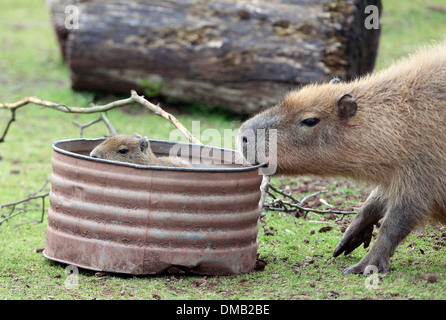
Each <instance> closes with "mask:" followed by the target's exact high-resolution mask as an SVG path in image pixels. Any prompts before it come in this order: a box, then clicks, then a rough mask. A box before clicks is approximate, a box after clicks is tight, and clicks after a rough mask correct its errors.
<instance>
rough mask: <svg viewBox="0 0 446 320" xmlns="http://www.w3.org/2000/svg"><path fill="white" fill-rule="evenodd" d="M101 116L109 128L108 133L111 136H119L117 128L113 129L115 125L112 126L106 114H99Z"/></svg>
mask: <svg viewBox="0 0 446 320" xmlns="http://www.w3.org/2000/svg"><path fill="white" fill-rule="evenodd" d="M99 115H100V116H101V119H102V121H103V122H104V123H105V125H106V126H107V128H108V131H109V132H110V135H111V136H115V135H117V134H118V132H117V131H116V130H115V128H113V125H112V124H111V122H110V120H108V118H107V117H106V116H105V113H104V112H101V113H100V114H99Z"/></svg>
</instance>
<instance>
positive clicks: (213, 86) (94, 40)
mask: <svg viewBox="0 0 446 320" xmlns="http://www.w3.org/2000/svg"><path fill="white" fill-rule="evenodd" d="M48 4H49V7H50V10H51V16H52V21H53V25H54V27H55V30H56V34H57V36H58V40H59V44H60V48H61V51H62V54H63V56H64V59H65V61H66V63H67V64H68V66H69V68H70V73H71V84H72V88H73V89H86V90H100V91H107V92H113V93H128V92H129V90H131V89H135V90H136V91H137V92H138V93H139V94H144V93H146V94H149V95H150V94H160V95H162V96H166V97H171V98H175V99H177V100H180V101H185V102H200V103H203V104H206V105H209V106H220V107H224V108H227V109H229V110H231V111H233V112H236V113H240V114H252V113H255V112H258V111H260V110H261V109H263V108H266V107H269V106H271V105H273V104H275V103H277V102H278V101H279V100H280V99H281V98H282V97H283V95H284V94H285V93H286V92H287V91H288V90H290V89H296V88H298V87H299V86H301V85H304V84H307V83H310V82H323V81H328V80H330V79H331V78H332V77H334V76H338V77H340V78H341V79H342V80H347V79H350V78H351V77H354V76H358V75H361V74H364V73H367V72H370V71H372V70H373V67H374V63H375V58H376V54H377V49H378V39H379V34H380V30H379V29H367V28H365V25H364V20H365V18H366V17H367V14H366V13H365V12H364V9H365V7H366V6H367V5H369V4H372V5H375V6H376V7H377V8H378V9H379V12H380V11H381V1H380V0H314V1H310V0H302V1H291V0H273V1H267V0H257V1H253V0H243V1H235V0H218V1H207V0H169V1H105V0H95V1H93V0H49V1H48ZM67 5H75V6H76V8H77V9H78V10H79V20H78V22H79V28H78V29H74V28H72V29H70V28H66V24H67V19H68V26H69V27H70V19H71V16H69V14H68V13H65V10H66V8H67Z"/></svg>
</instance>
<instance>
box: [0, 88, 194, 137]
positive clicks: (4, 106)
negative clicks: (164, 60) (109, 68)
mask: <svg viewBox="0 0 446 320" xmlns="http://www.w3.org/2000/svg"><path fill="white" fill-rule="evenodd" d="M130 93H131V96H130V98H127V99H122V100H117V101H114V102H110V103H107V104H105V105H103V106H97V105H93V106H91V107H87V108H79V107H68V106H66V105H64V104H59V103H54V102H50V101H45V100H42V99H38V98H36V97H27V98H24V99H22V100H20V101H17V102H15V103H0V109H8V110H10V111H11V113H12V114H11V119H10V120H9V122H8V123H7V125H6V129H5V130H4V131H3V134H2V137H1V139H0V143H1V142H4V140H5V137H6V134H7V132H8V130H9V128H10V125H11V123H12V122H14V121H15V111H16V110H17V109H19V108H21V107H23V106H25V105H27V104H29V103H32V104H36V105H40V106H43V107H46V108H51V109H54V110H58V111H61V112H65V113H80V114H90V113H97V112H105V111H109V110H112V109H115V108H119V107H123V106H126V105H129V104H132V103H135V102H136V103H138V104H140V105H142V106H144V107H146V108H148V109H149V110H151V111H152V112H153V113H155V114H156V115H158V116H160V117H163V118H165V119H167V120H169V121H170V122H171V123H172V124H173V125H174V126H175V127H176V128H177V129H178V130H180V131H181V132H182V133H183V134H184V135H185V136H186V137H187V139H188V140H189V141H190V142H192V143H195V144H202V143H201V142H200V140H198V139H197V138H195V137H194V136H193V135H192V134H191V133H190V132H189V130H187V129H186V127H185V126H183V125H182V124H181V122H179V121H178V120H177V118H175V117H174V116H173V115H171V114H170V113H168V112H166V111H164V110H163V109H162V108H161V107H160V106H159V105H154V104H153V103H151V102H149V101H147V100H146V99H145V98H144V97H143V96H139V95H138V94H137V93H136V91H134V90H131V92H130ZM104 122H105V123H106V124H107V123H108V124H110V122H107V121H106V120H104ZM107 126H108V125H107ZM109 129H110V127H109ZM113 130H114V129H113ZM114 132H116V131H115V130H114Z"/></svg>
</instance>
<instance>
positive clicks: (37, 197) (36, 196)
mask: <svg viewBox="0 0 446 320" xmlns="http://www.w3.org/2000/svg"><path fill="white" fill-rule="evenodd" d="M48 195H49V192H45V193H43V194H39V195H34V196H29V197H28V198H25V199H22V200H19V201H15V202H11V203H7V204H3V205H0V211H1V210H2V209H3V208H7V207H12V209H11V211H10V212H9V215H8V216H6V217H5V218H4V219H3V220H1V221H0V225H2V223H3V222H5V221H8V220H9V219H11V218H13V217H15V216H16V215H18V214H20V213H23V212H25V211H26V210H25V209H23V210H20V211H18V212H16V213H14V214H13V212H14V211H15V207H16V206H17V205H18V204H22V203H26V202H29V201H31V200H34V199H39V198H40V199H42V216H41V220H40V222H43V217H44V215H45V198H46V197H47V196H48Z"/></svg>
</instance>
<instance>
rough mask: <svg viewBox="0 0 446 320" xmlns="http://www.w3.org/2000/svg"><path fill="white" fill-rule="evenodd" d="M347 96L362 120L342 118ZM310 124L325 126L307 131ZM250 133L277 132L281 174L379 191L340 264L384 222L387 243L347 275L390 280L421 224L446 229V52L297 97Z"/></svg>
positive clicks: (349, 237)
mask: <svg viewBox="0 0 446 320" xmlns="http://www.w3.org/2000/svg"><path fill="white" fill-rule="evenodd" d="M345 94H350V95H351V96H352V97H353V99H354V100H355V101H356V103H357V110H356V113H355V114H354V115H352V116H341V114H340V107H339V108H338V106H339V103H337V102H336V101H337V99H339V97H341V96H342V95H345ZM307 118H318V119H320V122H319V123H318V124H317V125H315V126H314V127H308V126H304V125H302V121H303V120H304V119H307ZM248 128H249V129H254V130H256V129H262V128H263V129H277V133H278V136H277V172H276V173H277V174H290V175H303V174H314V175H320V176H346V177H351V178H354V179H357V180H360V181H365V182H367V183H369V184H371V185H375V186H376V189H375V191H374V192H373V193H372V195H371V197H369V199H368V201H367V202H366V204H365V205H364V207H363V208H362V209H361V211H360V213H359V214H358V216H357V217H356V218H355V220H354V222H353V223H352V225H351V226H350V227H349V229H348V230H347V231H346V233H345V235H344V237H343V238H342V239H341V242H340V244H339V245H338V247H337V248H336V250H335V256H337V255H338V254H340V253H342V252H344V253H345V254H347V253H349V252H351V251H352V250H354V249H355V248H356V247H358V246H359V245H361V243H364V245H365V246H367V245H368V242H370V237H371V228H372V227H373V224H376V223H377V222H378V220H380V219H381V218H384V221H383V224H382V227H381V230H380V235H379V236H378V238H377V240H376V242H375V244H374V246H373V247H372V249H371V250H370V251H369V253H368V254H367V255H366V256H365V257H364V258H363V259H362V260H361V262H360V263H358V264H357V265H355V266H353V267H351V268H349V269H347V270H346V272H355V273H362V272H363V271H364V269H365V267H366V266H367V265H368V264H375V265H376V266H378V268H379V270H380V271H388V260H389V258H390V256H391V255H392V254H393V252H394V250H395V249H396V247H397V245H398V243H399V242H401V241H402V240H403V239H404V238H405V237H406V236H407V234H408V233H410V231H411V230H412V229H413V228H414V226H415V225H417V224H424V223H425V222H426V220H427V219H435V220H438V221H442V222H445V221H446V44H442V45H436V46H432V47H429V48H424V49H422V50H419V51H418V52H417V53H415V54H414V55H412V56H411V57H409V58H406V59H402V60H401V61H399V62H397V63H395V64H393V65H392V66H390V67H389V68H388V69H386V70H382V71H380V72H377V73H375V74H372V75H368V76H365V77H362V78H359V79H356V80H354V81H351V82H345V83H343V82H340V83H335V84H313V85H309V86H306V87H304V88H302V89H301V90H299V91H293V92H291V93H289V94H288V95H287V96H286V97H285V99H284V100H283V101H282V102H281V103H280V104H279V105H277V106H275V107H273V108H271V109H269V110H266V111H264V112H263V113H260V114H259V115H257V116H255V117H254V118H252V119H250V120H248V121H247V122H246V123H244V124H243V126H242V127H241V130H240V132H241V136H242V135H243V130H245V129H248ZM372 229H373V228H372Z"/></svg>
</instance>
